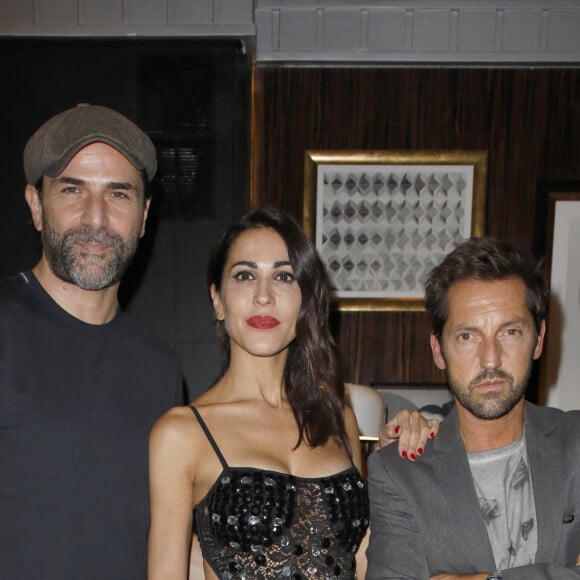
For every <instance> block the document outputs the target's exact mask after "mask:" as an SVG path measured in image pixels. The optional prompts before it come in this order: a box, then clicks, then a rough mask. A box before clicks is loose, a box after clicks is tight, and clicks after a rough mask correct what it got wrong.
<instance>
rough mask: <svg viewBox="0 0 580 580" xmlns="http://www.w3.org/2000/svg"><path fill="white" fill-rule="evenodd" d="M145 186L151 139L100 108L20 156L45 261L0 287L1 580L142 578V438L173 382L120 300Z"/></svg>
mask: <svg viewBox="0 0 580 580" xmlns="http://www.w3.org/2000/svg"><path fill="white" fill-rule="evenodd" d="M156 170H157V162H156V154H155V148H154V146H153V143H152V142H151V140H150V139H149V137H147V135H146V134H145V133H144V132H143V131H141V130H140V129H139V128H138V127H137V126H136V125H135V124H134V123H132V122H131V121H130V120H129V119H127V118H126V117H124V116H123V115H120V114H119V113H117V112H115V111H113V110H111V109H108V108H106V107H100V106H93V105H79V106H77V107H74V108H72V109H69V110H67V111H64V112H62V113H60V114H58V115H56V116H55V117H53V118H52V119H50V120H48V121H47V122H46V123H45V124H44V125H43V126H42V127H40V128H39V129H38V130H37V131H36V133H34V135H32V137H31V138H30V140H29V141H28V143H27V145H26V148H25V150H24V172H25V177H26V188H25V197H26V201H27V203H28V205H29V207H30V211H31V214H32V220H33V223H34V227H35V228H36V229H37V230H38V231H39V232H40V236H41V240H42V257H41V259H40V261H39V263H38V264H37V265H36V266H35V267H34V268H33V269H32V270H31V271H25V272H21V273H20V274H19V275H18V276H16V277H14V278H11V279H9V280H6V281H4V282H3V283H1V284H0V579H1V580H38V579H42V580H57V579H58V580H91V579H95V580H97V579H98V580H133V579H142V578H145V575H146V535H147V527H148V489H147V440H148V432H149V429H150V427H151V425H152V423H153V422H154V420H155V419H156V418H157V417H158V416H159V415H161V414H162V413H163V412H164V411H165V410H166V409H168V408H170V407H172V406H174V405H178V404H182V403H183V389H182V377H181V372H180V370H179V364H178V362H177V358H176V356H175V354H174V353H173V352H172V351H171V349H169V347H166V346H164V345H163V344H162V343H160V342H159V341H158V340H157V339H155V338H153V337H151V336H148V335H147V334H146V333H144V332H143V331H142V330H141V329H139V328H138V327H137V325H136V324H134V323H133V322H132V321H131V320H130V319H129V318H128V317H127V316H126V315H124V314H123V313H122V312H120V311H119V307H118V303H117V291H118V288H119V283H120V280H121V277H122V276H123V273H124V271H125V269H126V267H127V265H128V264H129V262H130V260H131V258H132V256H133V254H134V253H135V250H136V248H137V244H138V242H139V239H140V237H141V236H142V235H143V233H144V229H145V222H146V219H147V212H148V209H149V203H150V195H149V182H150V181H151V179H152V178H153V176H154V175H155V172H156Z"/></svg>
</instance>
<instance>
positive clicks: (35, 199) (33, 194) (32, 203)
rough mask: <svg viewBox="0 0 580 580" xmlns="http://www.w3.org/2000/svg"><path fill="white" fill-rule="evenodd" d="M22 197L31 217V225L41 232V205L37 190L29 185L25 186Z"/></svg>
mask: <svg viewBox="0 0 580 580" xmlns="http://www.w3.org/2000/svg"><path fill="white" fill-rule="evenodd" d="M24 197H25V198H26V203H27V204H28V207H29V208H30V215H31V216H32V223H33V224H34V227H35V228H36V229H37V230H38V231H39V232H41V231H42V203H41V201H40V193H39V192H38V189H36V187H34V185H31V184H30V183H27V184H26V187H25V188H24Z"/></svg>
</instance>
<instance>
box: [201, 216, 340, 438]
mask: <svg viewBox="0 0 580 580" xmlns="http://www.w3.org/2000/svg"><path fill="white" fill-rule="evenodd" d="M258 228H271V229H273V230H274V231H275V232H277V233H278V234H279V235H280V237H281V238H282V239H283V240H284V242H285V243H286V247H287V248H288V257H289V259H290V263H291V265H292V269H293V272H294V276H295V277H296V280H297V282H298V285H299V286H300V290H301V293H302V304H301V306H300V312H299V314H298V320H297V321H296V338H295V339H294V340H293V341H292V343H291V344H290V346H289V348H288V358H287V359H286V366H285V368H284V390H285V392H286V396H287V397H288V401H289V402H290V405H291V407H292V411H293V413H294V417H295V418H296V422H297V424H298V431H299V436H298V442H297V445H296V446H298V445H300V443H301V442H302V441H306V443H307V444H308V445H310V446H311V447H316V446H318V445H324V444H325V443H326V442H327V441H328V439H329V438H330V437H331V438H333V439H334V440H335V441H336V442H337V443H339V444H341V445H344V446H345V447H347V436H346V431H345V426H344V409H343V401H344V380H343V369H342V365H341V362H340V357H339V354H338V349H337V347H336V343H335V342H334V340H333V338H332V335H331V333H330V328H329V323H328V315H329V303H330V297H329V294H330V285H329V282H328V277H327V274H326V270H325V267H324V264H323V263H322V260H321V259H320V256H319V255H318V252H317V251H316V248H315V247H314V245H313V244H312V242H311V241H310V240H309V239H308V238H307V236H306V234H305V233H304V231H303V230H302V228H301V227H300V226H299V225H298V224H297V223H296V222H295V221H294V220H293V219H292V218H291V217H290V216H288V215H287V214H285V213H283V212H281V211H278V210H276V209H270V208H264V209H258V210H255V211H252V212H250V213H248V214H247V215H245V216H244V217H243V218H242V219H241V220H240V221H239V222H238V223H237V224H235V225H232V226H231V227H230V228H228V230H227V231H226V232H225V233H224V234H223V236H222V238H221V240H220V241H219V242H218V243H217V245H216V246H215V248H214V249H213V252H212V254H211V257H210V261H209V265H208V270H207V285H208V289H209V288H211V286H212V285H214V286H215V288H216V290H217V291H218V292H219V291H220V290H221V285H222V277H223V271H224V267H225V264H226V261H227V258H228V253H229V250H230V248H231V246H232V244H233V243H234V241H235V240H236V239H237V238H238V236H239V235H240V234H241V233H242V232H245V231H248V230H253V229H258ZM216 330H217V335H218V339H219V341H220V346H221V347H222V349H223V351H224V353H225V361H224V367H223V370H222V376H223V374H224V373H225V372H226V370H227V369H228V367H229V364H230V340H229V336H228V335H227V332H226V329H225V324H224V322H223V321H220V320H216Z"/></svg>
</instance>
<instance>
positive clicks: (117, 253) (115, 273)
mask: <svg viewBox="0 0 580 580" xmlns="http://www.w3.org/2000/svg"><path fill="white" fill-rule="evenodd" d="M91 242H93V243H98V244H104V245H106V246H108V247H109V249H108V252H107V254H106V255H105V254H103V255H99V256H85V258H84V262H86V263H83V260H82V259H81V258H80V256H79V252H80V253H82V250H80V249H79V247H78V246H76V245H77V244H82V243H91ZM42 243H43V248H44V252H45V254H46V257H47V259H48V263H49V264H50V268H51V270H52V272H53V273H54V275H55V276H57V277H58V278H60V279H61V280H63V281H64V282H69V283H71V284H74V285H75V286H78V287H79V288H82V289H83V290H103V289H104V288H108V287H109V286H111V285H113V284H115V283H117V282H119V281H120V280H121V277H122V276H123V274H124V273H125V270H126V269H127V266H128V265H129V263H130V262H131V259H132V258H133V255H134V254H135V251H136V249H137V244H138V243H139V235H137V234H135V235H132V236H131V237H129V238H127V239H125V240H124V239H123V238H122V237H121V236H119V235H117V234H111V233H108V232H107V231H105V229H104V228H101V229H99V230H96V231H94V230H92V229H91V228H89V227H87V226H83V227H82V228H79V229H77V230H68V231H66V232H64V233H60V232H58V231H56V230H54V229H52V228H51V227H50V226H49V225H48V224H47V223H46V222H45V221H44V220H43V225H42ZM110 250H112V254H110Z"/></svg>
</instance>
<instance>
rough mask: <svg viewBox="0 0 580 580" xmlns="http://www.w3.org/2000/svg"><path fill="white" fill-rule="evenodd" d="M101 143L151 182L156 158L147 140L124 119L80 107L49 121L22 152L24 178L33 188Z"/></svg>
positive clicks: (100, 109)
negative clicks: (77, 156)
mask: <svg viewBox="0 0 580 580" xmlns="http://www.w3.org/2000/svg"><path fill="white" fill-rule="evenodd" d="M97 142H102V143H106V144H107V145H110V146H111V147H114V148H115V149H117V151H119V152H121V153H122V154H123V155H124V156H125V157H126V158H127V159H128V160H129V161H130V162H131V163H132V164H133V165H134V166H135V168H137V169H138V170H139V171H142V170H143V171H145V174H146V176H147V179H148V180H149V181H151V180H152V179H153V177H154V176H155V173H156V172H157V155H156V152H155V146H154V145H153V143H152V141H151V139H149V137H148V136H147V135H146V134H145V133H144V132H143V131H141V129H139V127H137V125H135V123H133V122H132V121H130V120H129V119H127V117H125V116H123V115H121V113H117V111H113V109H109V108H108V107H102V106H99V105H89V104H84V103H83V104H80V105H77V106H76V107H73V108H72V109H67V110H66V111H63V112H62V113H59V114H58V115H55V116H54V117H52V118H51V119H49V120H48V121H47V122H46V123H44V125H42V127H40V129H38V130H37V131H36V132H35V133H34V135H32V137H30V139H29V140H28V143H27V144H26V147H25V148H24V176H25V177H26V182H27V183H31V184H32V185H36V183H38V181H39V180H40V179H41V178H42V176H43V175H48V176H49V177H56V176H57V175H60V173H61V172H62V170H63V169H64V168H65V167H66V166H67V165H68V163H69V161H70V160H71V159H72V158H73V157H74V156H75V155H76V154H77V153H78V152H79V151H80V150H81V149H82V148H83V147H86V146H87V145H89V144H91V143H97Z"/></svg>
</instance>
